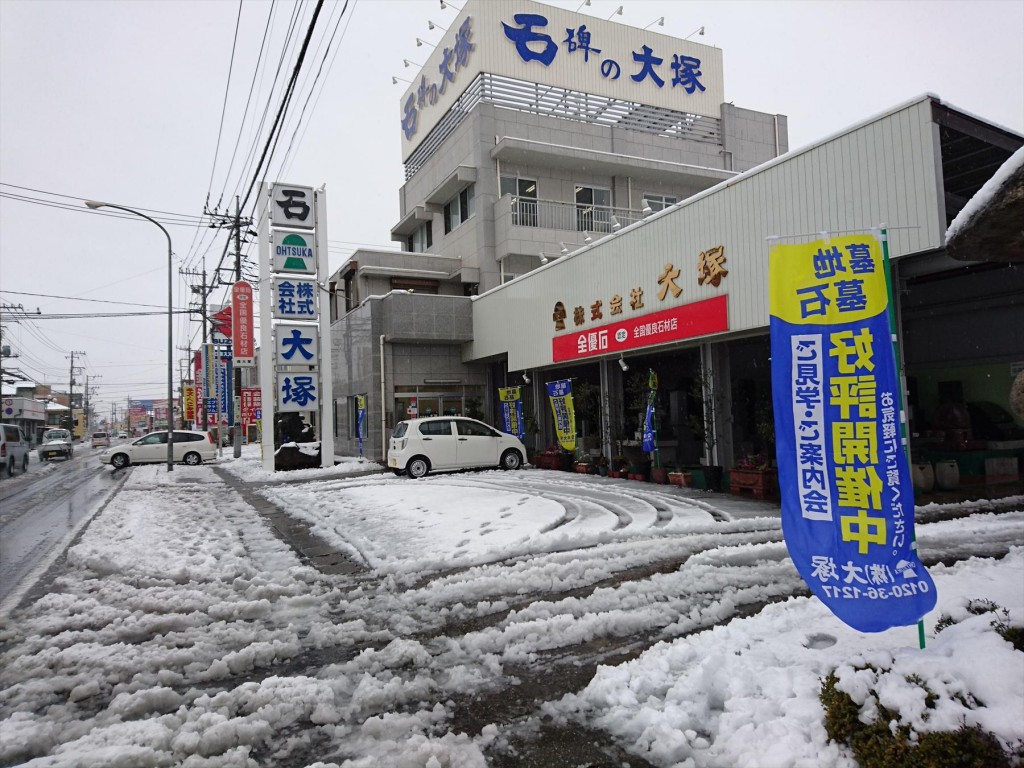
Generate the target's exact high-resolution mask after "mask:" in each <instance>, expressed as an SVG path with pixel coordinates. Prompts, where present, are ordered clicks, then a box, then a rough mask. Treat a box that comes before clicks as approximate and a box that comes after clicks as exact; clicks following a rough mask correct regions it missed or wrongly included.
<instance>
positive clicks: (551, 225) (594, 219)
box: [509, 196, 643, 233]
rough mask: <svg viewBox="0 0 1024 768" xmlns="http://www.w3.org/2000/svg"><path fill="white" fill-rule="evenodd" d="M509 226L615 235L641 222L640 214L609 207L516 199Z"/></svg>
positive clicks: (513, 200) (634, 211) (641, 216)
mask: <svg viewBox="0 0 1024 768" xmlns="http://www.w3.org/2000/svg"><path fill="white" fill-rule="evenodd" d="M509 204H510V205H511V210H512V224H513V226H517V227H540V228H542V229H562V230H571V231H575V232H602V233H607V232H615V231H616V230H618V229H619V228H621V227H625V226H628V225H629V224H632V223H633V222H636V221H640V219H642V218H643V212H642V211H637V210H633V209H631V208H615V207H613V206H609V205H584V204H581V203H566V202H562V201H559V200H537V199H534V198H525V197H515V196H512V197H511V198H510V200H509Z"/></svg>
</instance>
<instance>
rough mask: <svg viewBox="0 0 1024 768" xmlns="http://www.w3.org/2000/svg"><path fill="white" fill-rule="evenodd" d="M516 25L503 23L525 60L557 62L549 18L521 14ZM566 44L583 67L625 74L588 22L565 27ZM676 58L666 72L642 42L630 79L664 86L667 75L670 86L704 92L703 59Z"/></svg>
mask: <svg viewBox="0 0 1024 768" xmlns="http://www.w3.org/2000/svg"><path fill="white" fill-rule="evenodd" d="M512 18H513V20H514V21H515V24H516V26H513V25H510V24H507V23H505V22H502V27H503V28H504V30H505V37H507V38H508V39H509V41H510V42H511V43H512V44H513V45H515V49H516V53H517V54H518V55H519V58H521V59H522V60H523V61H524V62H527V63H529V62H533V61H537V62H540V63H541V64H543V65H544V66H545V67H547V66H550V65H551V63H552V62H554V60H555V57H556V56H557V55H558V53H559V47H558V43H557V42H555V40H554V38H552V37H551V35H550V34H548V33H547V31H545V30H544V29H543V28H544V27H547V26H548V20H547V17H545V16H542V15H540V14H539V13H517V14H515V15H514V16H513V17H512ZM560 42H561V43H562V45H564V46H565V55H566V56H571V55H574V54H575V55H576V56H577V57H578V58H579V59H580V60H579V64H580V65H581V66H588V65H590V64H591V56H592V55H593V57H594V58H593V65H594V66H598V67H600V70H601V76H602V77H604V78H605V79H608V80H618V79H619V77H620V76H621V75H622V68H623V64H621V63H620V61H619V59H620V58H623V59H624V57H617V58H616V57H613V55H611V54H610V55H607V56H602V54H603V53H604V49H603V48H597V47H595V42H600V41H594V40H593V38H592V35H591V33H590V31H589V30H588V29H587V25H586V24H580V25H579V26H578V27H570V28H568V29H566V30H565V39H564V40H561V41H560ZM671 55H672V60H671V62H670V63H669V64H668V66H667V69H669V70H671V72H666V71H665V69H666V67H665V66H663V65H664V64H665V57H664V56H658V55H656V54H655V51H654V49H653V48H651V47H650V46H649V45H641V46H640V50H639V51H632V53H631V56H632V62H633V63H632V65H631V69H632V74H630V75H629V77H630V79H631V80H632V81H633V82H635V83H644V82H646V81H650V82H651V83H653V84H654V85H655V86H657V87H658V88H664V87H665V84H666V78H668V79H667V82H668V85H669V87H670V88H676V87H679V88H682V89H683V90H684V91H685V92H686V93H688V94H693V93H695V92H696V91H703V90H704V84H703V83H701V81H700V78H701V75H702V73H701V70H700V59H697V58H694V57H693V56H684V55H682V54H679V53H672V54H671Z"/></svg>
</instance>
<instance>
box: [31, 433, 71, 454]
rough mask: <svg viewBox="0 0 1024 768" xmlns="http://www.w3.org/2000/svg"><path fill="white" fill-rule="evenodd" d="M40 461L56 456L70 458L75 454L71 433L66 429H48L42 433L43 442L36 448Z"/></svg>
mask: <svg viewBox="0 0 1024 768" xmlns="http://www.w3.org/2000/svg"><path fill="white" fill-rule="evenodd" d="M36 455H37V456H38V457H39V460H40V461H49V460H50V459H56V458H58V457H60V458H62V459H70V458H71V457H72V456H74V455H75V446H74V443H73V442H72V438H71V433H70V432H69V431H68V430H66V429H48V430H46V432H44V433H43V442H42V443H40V444H39V447H38V448H37V449H36Z"/></svg>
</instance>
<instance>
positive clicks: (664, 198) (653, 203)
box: [644, 192, 679, 211]
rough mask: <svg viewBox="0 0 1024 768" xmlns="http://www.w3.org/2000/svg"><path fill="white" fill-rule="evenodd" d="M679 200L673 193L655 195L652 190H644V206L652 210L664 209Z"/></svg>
mask: <svg viewBox="0 0 1024 768" xmlns="http://www.w3.org/2000/svg"><path fill="white" fill-rule="evenodd" d="M678 202H679V198H678V197H674V196H673V195H655V194H652V193H650V192H644V207H645V208H650V209H651V210H652V211H661V210H664V209H665V208H668V207H669V206H670V205H675V204H676V203H678Z"/></svg>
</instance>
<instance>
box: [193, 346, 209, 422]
mask: <svg viewBox="0 0 1024 768" xmlns="http://www.w3.org/2000/svg"><path fill="white" fill-rule="evenodd" d="M192 355H193V357H192V370H193V371H194V372H195V373H194V375H193V377H192V380H193V381H194V382H195V385H196V419H195V420H196V421H199V417H200V416H201V415H202V413H203V409H204V408H205V407H206V377H205V376H203V353H202V352H193V353H192Z"/></svg>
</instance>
